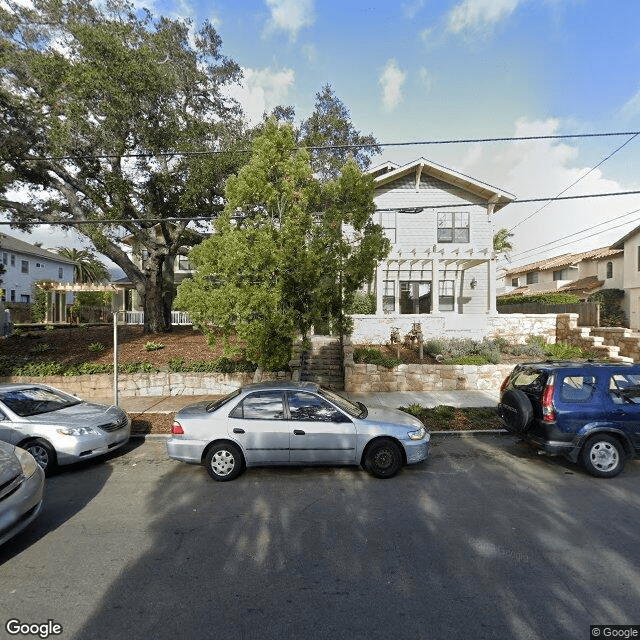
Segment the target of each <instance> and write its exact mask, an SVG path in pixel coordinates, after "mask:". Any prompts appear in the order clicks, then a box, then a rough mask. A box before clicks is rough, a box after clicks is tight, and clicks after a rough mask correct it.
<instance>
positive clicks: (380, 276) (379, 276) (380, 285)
mask: <svg viewBox="0 0 640 640" xmlns="http://www.w3.org/2000/svg"><path fill="white" fill-rule="evenodd" d="M383 294H384V269H383V267H382V263H380V264H379V265H378V268H377V269H376V316H383V315H384V309H383V308H382V296H383Z"/></svg>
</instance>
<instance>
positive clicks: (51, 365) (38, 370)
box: [9, 361, 66, 378]
mask: <svg viewBox="0 0 640 640" xmlns="http://www.w3.org/2000/svg"><path fill="white" fill-rule="evenodd" d="M65 369H66V366H65V365H63V364H61V363H59V362H50V361H49V362H26V363H24V364H19V365H15V366H14V367H12V369H11V373H10V374H9V375H11V376H27V377H31V378H40V377H42V376H61V375H63V374H64V371H65Z"/></svg>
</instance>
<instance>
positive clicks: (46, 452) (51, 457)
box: [22, 438, 57, 475]
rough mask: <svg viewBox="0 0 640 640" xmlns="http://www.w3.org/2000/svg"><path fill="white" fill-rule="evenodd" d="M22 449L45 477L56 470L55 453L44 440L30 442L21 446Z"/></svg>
mask: <svg viewBox="0 0 640 640" xmlns="http://www.w3.org/2000/svg"><path fill="white" fill-rule="evenodd" d="M22 448H23V449H24V450H25V451H28V452H29V453H30V454H31V455H32V456H33V457H34V458H35V459H36V462H37V463H38V464H39V465H40V466H41V467H42V469H43V470H44V472H45V473H46V474H47V475H50V474H51V473H52V472H53V471H54V469H55V468H56V465H57V459H56V452H55V450H54V448H53V447H52V446H51V445H50V444H49V443H48V442H47V441H46V440H42V439H41V438H38V439H37V440H30V441H29V442H27V443H26V444H24V445H22Z"/></svg>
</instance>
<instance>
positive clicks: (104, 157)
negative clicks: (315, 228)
mask: <svg viewBox="0 0 640 640" xmlns="http://www.w3.org/2000/svg"><path fill="white" fill-rule="evenodd" d="M637 135H640V131H610V132H604V133H567V134H556V135H545V136H509V137H502V138H451V139H447V140H412V141H409V142H377V143H367V144H364V143H363V144H332V145H319V146H312V147H294V148H293V150H294V151H300V150H302V149H306V150H313V151H339V150H347V149H370V148H376V147H408V146H426V145H444V144H479V143H484V142H522V141H532V140H566V139H570V138H605V137H615V136H633V137H635V136H637ZM625 144H626V143H625ZM623 146H624V145H623ZM226 153H251V149H218V150H206V151H158V152H146V153H124V154H97V155H65V156H43V157H33V158H29V157H23V158H21V160H27V161H38V160H39V161H42V160H55V161H60V160H113V159H118V158H123V159H124V158H153V157H156V156H162V157H169V156H182V157H198V156H209V155H220V154H226Z"/></svg>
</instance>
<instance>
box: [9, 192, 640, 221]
mask: <svg viewBox="0 0 640 640" xmlns="http://www.w3.org/2000/svg"><path fill="white" fill-rule="evenodd" d="M639 194H640V191H614V192H610V193H587V194H583V195H579V196H562V197H559V198H558V197H556V198H549V197H546V198H527V199H525V200H514V201H513V202H511V203H509V204H511V205H514V204H528V203H531V202H545V201H546V200H583V199H585V198H609V197H615V196H630V195H639ZM477 206H478V205H477V204H476V203H473V202H463V203H459V204H455V205H453V204H433V205H429V206H425V207H410V208H408V209H406V210H404V209H402V208H401V207H400V208H399V207H391V208H380V209H376V211H407V212H409V213H420V212H421V211H424V210H430V209H459V208H460V207H477ZM216 217H217V214H213V213H212V214H211V215H208V216H185V217H179V216H175V217H170V218H127V219H122V218H113V219H105V220H55V221H50V222H43V221H37V222H31V221H22V220H18V221H11V220H0V225H16V226H33V225H41V224H48V225H53V226H61V227H73V226H77V225H80V226H81V225H85V224H89V225H91V224H116V225H122V224H124V223H127V222H146V223H148V224H159V223H161V222H185V221H187V222H188V221H192V222H206V221H208V220H211V219H212V218H216Z"/></svg>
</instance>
